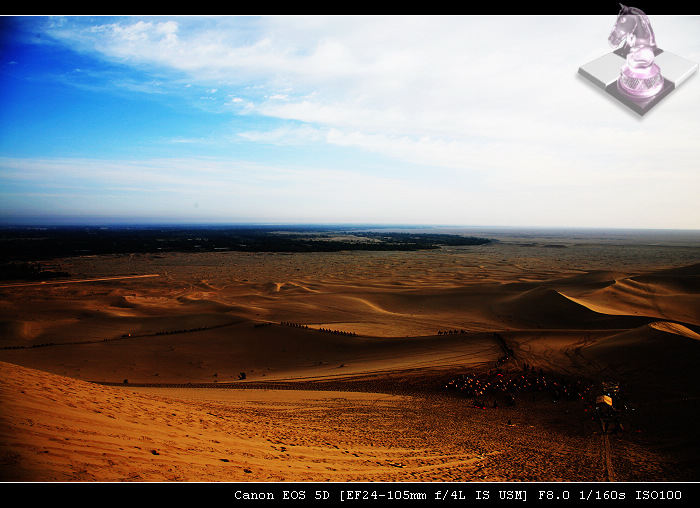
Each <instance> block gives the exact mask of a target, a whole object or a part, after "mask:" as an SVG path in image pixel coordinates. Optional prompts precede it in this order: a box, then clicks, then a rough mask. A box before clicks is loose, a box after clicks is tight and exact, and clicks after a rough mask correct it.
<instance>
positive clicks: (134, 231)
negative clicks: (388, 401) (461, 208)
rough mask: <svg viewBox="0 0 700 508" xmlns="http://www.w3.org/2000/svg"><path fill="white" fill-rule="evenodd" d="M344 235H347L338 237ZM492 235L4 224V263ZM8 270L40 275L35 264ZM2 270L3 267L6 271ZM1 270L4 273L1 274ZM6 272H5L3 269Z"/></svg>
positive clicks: (392, 247)
mask: <svg viewBox="0 0 700 508" xmlns="http://www.w3.org/2000/svg"><path fill="white" fill-rule="evenodd" d="M338 235H343V238H342V239H338V238H336V237H337V236H338ZM491 241H492V240H490V239H487V238H479V237H473V236H463V235H453V234H430V233H411V232H389V231H383V232H376V231H358V230H352V229H351V230H348V229H333V228H325V229H320V228H313V227H310V228H297V227H284V226H265V227H263V226H260V227H258V226H256V227H244V226H221V227H213V226H212V227H109V228H102V227H67V226H66V227H58V226H56V227H45V228H24V227H22V228H20V227H5V228H2V229H0V260H1V261H2V262H3V264H9V263H11V262H14V263H16V262H18V261H25V262H26V261H38V260H42V259H51V258H57V257H72V256H81V255H99V254H132V253H165V252H215V251H226V250H228V251H239V252H338V251H343V250H363V251H415V250H424V249H438V248H440V247H441V246H447V245H449V246H461V245H483V244H487V243H490V242H491ZM3 269H4V270H5V272H8V271H9V272H8V275H9V273H10V272H11V273H13V274H18V275H19V274H21V273H22V270H24V271H26V272H27V274H28V275H29V276H39V275H40V272H39V273H35V270H34V268H33V267H26V266H25V267H22V266H7V267H5V268H3ZM5 272H3V273H5ZM0 275H2V274H0ZM3 276H4V277H6V275H3Z"/></svg>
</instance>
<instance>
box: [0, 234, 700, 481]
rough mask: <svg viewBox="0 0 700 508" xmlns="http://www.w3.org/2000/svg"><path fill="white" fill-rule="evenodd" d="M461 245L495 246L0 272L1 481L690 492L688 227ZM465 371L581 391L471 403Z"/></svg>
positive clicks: (692, 311)
mask: <svg viewBox="0 0 700 508" xmlns="http://www.w3.org/2000/svg"><path fill="white" fill-rule="evenodd" d="M477 234H479V235H480V236H486V237H488V238H495V239H497V240H498V241H496V242H493V243H490V244H485V245H479V246H467V247H443V248H440V249H437V250H425V251H414V252H401V251H397V252H366V251H343V252H335V253H332V252H329V253H295V254H288V253H245V252H226V251H224V252H209V253H165V254H123V255H105V256H81V257H72V258H60V259H54V260H51V261H50V262H49V263H48V264H49V265H51V266H53V267H55V268H56V269H57V270H60V271H65V272H67V273H69V274H70V280H61V281H58V280H56V281H47V282H45V283H36V284H18V285H13V282H12V281H7V283H4V285H3V286H2V287H0V348H2V349H0V374H1V375H0V403H1V406H0V479H2V480H3V481H41V482H44V481H155V482H165V481H205V482H206V481H217V482H218V481H233V482H245V481H247V482H250V481H255V482H280V481H285V482H287V481H300V482H307V481H308V482H311V481H313V482H317V481H333V482H346V481H382V482H384V481H406V482H409V481H410V482H428V481H596V482H597V481H663V482H667V481H698V480H700V467H699V461H698V456H699V454H700V431H699V430H698V425H697V420H698V416H699V413H700V411H699V410H698V397H699V396H700V375H699V374H698V368H697V367H698V365H697V364H698V360H699V359H700V354H699V353H700V235H699V234H698V233H697V232H696V233H692V232H685V233H682V232H681V233H679V232H676V233H673V232H665V233H664V232H657V233H654V234H651V233H645V232H637V233H630V232H590V233H586V232H558V233H557V232H544V231H515V230H514V231H496V232H488V231H483V232H482V231H479V232H478V233H477ZM94 279H102V280H94ZM497 337H501V338H502V339H503V341H504V342H505V344H506V345H507V347H509V348H510V349H511V351H512V354H511V355H506V356H507V358H505V359H504V345H503V342H500V341H499V340H497ZM499 374H501V376H498V375H499ZM460 376H461V377H460ZM464 376H472V377H474V378H478V379H480V380H482V381H487V380H490V381H492V382H493V381H494V380H496V379H498V378H499V377H500V378H501V379H515V378H517V377H518V376H541V377H544V378H546V379H547V380H548V381H549V382H550V387H551V383H554V382H556V383H558V384H559V386H562V385H564V384H565V383H571V384H573V383H576V384H577V385H579V386H585V387H587V390H588V391H587V392H586V393H585V394H584V395H583V396H561V394H559V395H558V396H553V395H552V392H551V391H550V390H549V389H545V390H542V389H540V390H535V389H527V390H526V389H523V390H520V391H518V392H517V393H514V394H513V395H514V398H513V399H511V398H510V395H511V393H510V391H500V392H499V391H494V392H486V393H484V394H483V396H472V395H468V394H465V393H464V392H462V391H461V390H459V389H454V384H450V382H451V381H452V382H453V381H454V380H455V379H464ZM603 382H612V383H616V384H617V385H618V386H619V387H620V389H621V392H622V394H623V397H622V398H621V403H620V404H624V409H621V411H620V413H619V420H620V423H621V425H622V428H621V429H619V431H618V432H615V433H611V432H608V433H604V432H603V429H602V427H601V425H600V422H599V421H598V419H597V418H596V417H595V415H594V412H593V408H592V406H591V404H590V403H591V400H592V399H595V396H596V395H599V394H601V393H602V383H603ZM477 399H480V400H481V401H482V402H485V404H482V405H484V406H486V407H477V405H475V401H476V400H477ZM513 401H514V403H513Z"/></svg>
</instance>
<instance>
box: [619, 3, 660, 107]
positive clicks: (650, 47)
mask: <svg viewBox="0 0 700 508" xmlns="http://www.w3.org/2000/svg"><path fill="white" fill-rule="evenodd" d="M620 7H622V9H621V10H620V14H619V15H618V16H617V21H616V22H615V26H614V27H613V29H612V32H610V36H609V37H608V43H609V44H610V46H612V47H615V48H616V47H618V46H619V45H620V43H621V42H622V41H623V40H624V41H625V44H624V46H623V47H622V52H623V55H622V56H626V59H627V63H626V64H625V65H623V66H622V69H621V71H620V77H619V78H618V80H617V86H618V88H619V89H620V90H621V91H623V92H625V93H627V94H628V95H630V96H632V97H639V98H647V97H653V96H654V95H656V94H657V93H658V92H659V91H660V90H661V89H662V88H663V85H664V78H663V77H662V76H661V69H659V66H658V65H657V64H655V63H654V49H656V39H655V37H654V31H653V30H652V28H651V24H650V23H649V18H647V16H646V14H644V13H643V12H642V11H641V10H639V9H637V8H636V7H625V6H624V5H622V4H620Z"/></svg>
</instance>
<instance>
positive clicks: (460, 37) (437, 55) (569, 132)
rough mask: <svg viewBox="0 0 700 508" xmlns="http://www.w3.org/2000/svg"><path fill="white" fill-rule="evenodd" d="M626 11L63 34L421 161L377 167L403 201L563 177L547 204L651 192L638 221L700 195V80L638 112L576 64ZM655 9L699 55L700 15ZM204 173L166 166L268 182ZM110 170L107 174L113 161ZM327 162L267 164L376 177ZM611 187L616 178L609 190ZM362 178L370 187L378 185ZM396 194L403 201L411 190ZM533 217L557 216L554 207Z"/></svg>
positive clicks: (509, 193) (229, 97)
mask: <svg viewBox="0 0 700 508" xmlns="http://www.w3.org/2000/svg"><path fill="white" fill-rule="evenodd" d="M615 15H616V13H612V14H611V15H610V16H527V17H522V16H497V17H480V16H427V17H424V16H360V17H348V16H331V17H318V16H314V17H306V16H280V17H274V16H270V17H261V18H258V17H243V18H237V17H214V18H207V17H195V18H188V17H181V18H176V19H175V20H170V19H161V18H146V19H139V18H120V19H114V20H109V22H105V23H100V24H99V25H95V26H90V23H91V22H92V20H91V19H90V18H86V19H83V18H77V19H76V18H69V19H68V20H64V21H65V22H63V23H56V26H55V28H54V29H53V30H52V31H51V33H52V34H53V35H54V36H55V37H57V38H59V39H60V40H62V41H64V42H66V43H68V44H71V45H72V46H73V47H74V48H76V49H78V50H81V51H90V52H96V53H98V54H100V55H102V56H103V57H104V58H108V59H114V60H117V61H120V62H124V63H128V64H130V65H136V66H138V67H139V68H141V69H150V68H153V69H158V72H159V74H160V75H162V76H167V75H168V74H169V73H170V75H171V76H174V78H173V79H177V82H178V83H180V80H183V79H184V80H185V81H186V82H188V83H192V84H194V85H196V86H192V89H196V90H199V91H198V92H196V93H197V97H202V95H201V93H202V92H201V91H202V90H205V91H206V92H207V93H209V94H211V95H210V96H208V97H209V99H214V98H215V96H214V94H219V93H220V94H221V96H222V97H226V100H225V101H221V102H222V103H225V104H226V105H227V106H229V107H228V109H227V111H230V112H231V113H232V114H240V115H243V114H245V115H250V116H251V118H252V117H257V118H260V117H262V118H264V119H268V120H271V121H267V122H257V123H254V124H251V126H250V127H240V128H239V130H238V131H237V134H238V136H237V138H238V139H243V140H246V141H248V142H251V143H259V144H270V145H276V146H286V147H288V146H299V147H304V148H306V147H309V146H313V145H316V146H319V147H323V148H328V147H330V148H332V147H338V148H342V149H345V150H349V149H353V150H357V151H358V152H360V153H362V154H375V155H377V156H379V157H381V160H382V161H384V160H393V161H395V163H394V164H392V165H390V166H387V168H386V169H385V171H386V173H385V175H397V174H401V170H399V169H397V168H401V167H406V168H410V169H406V171H405V172H404V173H403V175H404V176H403V177H402V178H399V179H397V178H395V177H394V176H392V177H391V178H390V177H388V176H386V180H383V179H382V178H384V176H383V175H379V174H378V175H376V176H375V179H374V180H372V183H373V184H375V185H376V186H377V187H378V188H381V189H385V190H386V189H387V188H399V189H401V191H402V192H403V193H404V194H403V195H404V196H406V198H405V200H406V201H410V200H411V199H414V200H418V199H419V194H420V192H422V193H423V201H422V202H425V203H431V204H434V205H437V204H439V203H440V202H441V200H440V199H439V197H438V196H440V195H441V194H444V193H446V194H447V195H449V196H455V197H456V196H458V195H462V194H463V193H464V192H465V190H464V189H466V188H468V187H469V186H470V185H471V186H472V188H475V189H478V190H475V191H473V192H472V191H470V192H472V194H471V198H472V200H473V201H472V202H473V203H481V199H479V198H478V191H484V190H485V189H486V188H487V187H488V190H489V192H490V193H492V194H491V195H493V196H499V193H500V196H499V197H503V198H504V199H506V200H507V199H512V200H513V202H515V203H517V204H518V205H519V206H520V207H522V208H523V209H527V207H528V206H532V205H531V202H532V201H531V200H532V196H538V195H542V193H543V192H544V191H547V192H550V191H553V190H556V191H557V192H559V193H560V194H559V196H561V199H559V198H554V197H552V195H551V194H550V195H546V196H544V197H542V198H541V201H540V203H539V206H545V205H546V204H547V203H555V202H556V204H557V205H561V204H564V203H570V204H574V205H576V206H578V207H583V206H585V205H584V204H585V203H586V202H587V201H588V200H590V199H592V198H591V195H590V193H591V192H594V191H595V189H596V188H598V189H604V190H603V191H601V194H602V195H604V196H605V198H606V199H608V200H611V201H614V202H613V203H610V208H609V209H608V210H614V209H617V208H619V207H620V206H622V205H623V204H624V206H627V207H632V208H634V209H635V210H636V209H637V207H636V206H635V204H634V203H635V202H634V201H633V200H632V199H631V198H627V197H620V196H628V195H631V194H632V193H638V194H645V195H646V194H648V193H650V192H654V193H655V197H656V201H654V200H652V201H651V203H650V204H649V207H650V210H649V211H647V210H638V212H639V213H640V223H641V221H644V220H648V221H651V220H652V217H653V213H652V212H653V211H656V213H657V216H659V217H663V218H664V220H669V221H670V220H672V218H671V217H668V214H667V213H666V212H665V211H663V210H664V209H662V207H666V209H668V205H669V203H672V202H674V201H673V196H674V195H675V196H677V197H678V198H679V199H681V200H683V202H684V203H686V200H687V201H688V202H689V201H690V199H691V192H692V190H693V189H697V188H698V180H697V178H698V177H697V176H696V175H697V161H698V157H699V156H700V149H699V148H698V145H697V142H696V140H697V139H700V122H698V121H697V110H698V105H699V104H700V87H698V79H700V78H698V77H697V76H695V77H694V78H691V80H689V81H688V83H687V84H684V85H683V86H682V87H681V88H679V89H678V90H677V91H676V92H674V94H673V95H672V96H670V97H669V98H667V99H665V102H664V103H663V104H661V105H660V106H657V108H656V109H655V110H654V111H652V113H650V114H649V115H647V116H646V117H644V118H643V119H640V118H639V117H636V116H635V114H634V113H631V112H629V111H628V110H626V109H625V108H624V107H621V106H619V105H618V104H616V103H614V102H613V101H611V100H609V98H607V97H605V96H604V95H603V94H602V93H601V92H600V91H599V90H597V89H595V88H594V87H592V86H591V85H590V84H589V83H587V82H585V81H584V80H583V79H582V78H581V77H580V76H578V75H577V69H578V67H579V66H580V65H583V64H585V63H588V62H589V61H591V60H593V59H595V58H598V57H599V56H602V55H603V54H605V53H607V52H609V51H610V50H611V48H609V47H608V45H607V35H608V33H609V31H610V29H611V28H612V24H613V22H614V18H615ZM656 20H657V18H652V23H653V24H654V26H655V29H656V35H657V40H658V41H659V44H660V46H662V47H664V48H665V49H667V50H669V51H674V52H676V53H678V54H680V55H681V56H685V57H686V58H691V59H692V58H696V59H698V58H699V57H700V45H699V44H698V37H697V34H698V33H700V17H685V18H681V19H679V18H676V17H666V16H660V17H658V24H657V22H656ZM68 21H70V22H68ZM76 26H77V28H76ZM657 27H658V28H657ZM676 48H677V49H676ZM134 86H136V85H135V84H134ZM187 86H190V85H187ZM153 88H154V89H156V88H157V89H161V88H162V87H161V86H158V87H153ZM205 97H206V96H205ZM209 102H212V101H209ZM231 106H235V107H231ZM246 129H247V130H246ZM185 139H189V138H184V139H183V140H181V141H182V142H184V140H185ZM344 153H347V152H344ZM324 160H325V159H324ZM365 160H366V159H365ZM191 162H192V161H188V162H187V163H188V164H189V163H191ZM309 164H312V161H310V162H309ZM171 165H172V166H173V167H175V168H179V167H180V164H179V162H178V161H172V163H171ZM166 166H168V164H162V165H161V164H157V165H156V166H155V167H154V168H153V169H152V171H151V170H149V171H145V172H143V174H141V173H140V171H141V170H139V171H136V172H134V173H133V178H134V180H133V181H134V182H137V183H138V182H141V184H142V185H151V184H152V183H153V182H155V181H161V179H162V178H164V176H165V175H164V172H165V170H164V169H163V168H165V167H166ZM378 166H379V163H377V167H378ZM149 167H150V166H149ZM419 167H422V168H424V169H425V171H426V172H425V174H424V175H421V174H420V172H419V171H418V168H419ZM201 168H202V171H204V173H203V177H202V178H201V179H200V180H199V181H196V182H193V186H192V187H188V185H189V184H188V183H186V182H190V181H191V177H190V176H189V175H187V174H186V172H185V171H184V170H182V171H180V170H178V171H176V172H175V175H174V176H173V175H170V174H169V178H170V177H172V178H174V180H168V182H169V183H170V185H173V186H175V188H178V189H184V188H189V189H197V188H202V189H203V188H204V187H206V186H213V187H214V186H216V183H215V182H214V179H210V178H209V176H208V175H212V174H216V176H217V178H220V179H221V180H222V181H223V182H224V185H223V186H222V185H219V186H218V187H216V190H217V191H219V192H220V190H221V189H222V188H226V187H225V183H226V182H233V181H234V180H235V181H236V182H239V180H236V179H238V178H241V177H242V175H245V178H244V181H245V182H246V183H245V185H246V186H247V187H246V188H247V189H248V190H250V191H251V192H253V193H254V194H256V195H258V191H253V187H254V185H256V184H258V183H260V180H258V179H254V180H251V176H250V175H251V173H245V172H244V173H241V171H240V170H239V169H236V170H233V169H232V167H231V165H230V164H223V165H218V164H212V163H211V161H209V162H207V164H205V165H204V166H201ZM103 169H104V170H105V171H106V173H105V176H104V177H103V178H106V179H108V180H109V181H110V182H111V181H112V180H111V177H110V176H109V175H112V174H113V175H115V176H116V174H117V172H114V173H113V172H112V171H111V170H110V168H109V167H103ZM317 169H318V168H317ZM317 169H314V170H313V171H311V170H310V169H309V170H303V171H302V170H299V169H298V168H294V169H289V173H285V172H284V171H283V170H282V168H281V167H279V166H277V165H275V166H274V167H265V169H262V168H259V170H257V171H255V174H256V175H260V176H259V177H257V178H259V179H264V180H265V182H268V183H269V182H271V181H273V180H276V179H279V180H278V181H280V182H283V183H284V184H285V185H287V186H288V190H286V191H283V190H281V188H278V189H277V190H275V191H274V192H276V193H280V194H284V195H285V196H287V197H286V198H285V199H290V198H289V196H291V195H292V194H293V193H294V191H296V190H298V189H301V188H303V186H297V185H296V183H295V182H298V181H302V179H308V181H309V182H313V184H307V186H310V188H311V189H314V190H315V191H317V192H318V193H319V194H320V193H323V190H324V189H326V190H327V189H329V188H331V187H332V186H336V185H340V186H344V187H345V188H347V189H355V190H357V192H358V193H360V191H359V188H360V184H355V183H354V182H355V180H354V179H356V178H358V175H362V176H363V177H367V171H365V170H362V169H359V168H358V170H357V172H354V173H353V172H349V173H346V172H344V171H346V170H345V169H340V168H337V167H324V168H322V169H323V170H324V171H326V172H329V173H326V172H323V171H321V170H320V169H318V171H319V172H316V170H317ZM115 171H116V170H115ZM212 171H213V172H214V173H212ZM148 175H152V178H153V179H154V180H153V182H149V180H148V178H149V177H148ZM264 175H267V176H264ZM328 175H331V176H330V177H328ZM431 179H432V180H431ZM305 181H306V180H305ZM323 182H325V184H327V186H328V187H325V186H324V185H322V183H323ZM431 182H432V183H431ZM102 183H103V184H104V183H105V181H104V180H103V182H102ZM110 185H111V184H110ZM232 185H233V184H232ZM613 187H614V188H616V189H622V190H621V191H620V193H618V194H615V193H614V192H612V191H610V189H611V188H613ZM362 188H364V192H365V194H364V196H368V195H369V196H373V197H375V196H376V193H375V192H374V191H369V194H368V191H367V189H368V188H370V187H368V186H367V185H362ZM191 192H194V190H191ZM324 194H325V193H324ZM344 195H345V196H346V199H347V203H350V202H356V201H355V200H351V198H350V197H349V194H344ZM426 196H428V197H426ZM615 196H617V197H615ZM316 199H320V198H316ZM360 199H361V200H362V202H364V203H370V202H371V199H370V198H368V197H363V198H360ZM535 199H536V198H535ZM283 201H284V200H283ZM331 201H332V200H331ZM331 201H329V203H328V204H329V206H331V205H332V204H333V203H332V202H331ZM390 202H391V203H392V205H395V206H397V207H400V206H401V205H402V204H403V203H404V199H402V198H399V197H398V196H393V197H392V198H391V200H390ZM323 203H325V201H323ZM339 203H343V201H342V200H335V205H336V206H341V205H339ZM528 203H530V205H528ZM656 203H658V206H657V205H656ZM460 206H465V207H466V205H449V206H447V207H443V208H442V210H443V211H444V210H445V209H447V210H448V211H449V213H452V214H455V216H456V215H458V214H460V213H461V214H463V213H464V210H463V209H461V208H460ZM683 206H684V207H681V208H679V206H678V205H674V206H673V209H674V210H676V211H678V210H682V211H683V213H687V214H695V216H696V217H700V209H699V208H698V206H699V205H696V204H686V205H683ZM348 208H349V205H348ZM468 208H469V209H470V210H472V211H475V210H477V207H476V206H472V205H469V207H468ZM554 208H555V207H554V205H552V208H551V209H554ZM426 213H427V212H426ZM499 213H505V212H500V211H499ZM511 213H512V214H513V216H514V217H517V216H518V212H511ZM533 213H534V212H533ZM570 214H571V215H570V217H574V216H576V217H583V218H586V217H589V216H590V214H589V213H588V212H586V211H582V210H579V211H578V212H576V211H572V210H570ZM525 215H526V214H524V213H521V216H525ZM535 215H536V216H537V219H538V220H540V221H542V220H545V219H544V212H542V214H540V215H537V214H535ZM565 217H566V216H565ZM504 220H505V218H504ZM533 220H535V219H534V218H533ZM572 220H573V219H572ZM698 220H700V219H698ZM458 222H459V221H458ZM697 227H700V223H697Z"/></svg>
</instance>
